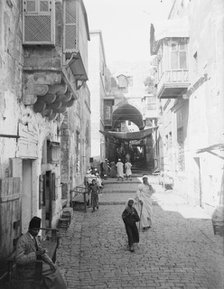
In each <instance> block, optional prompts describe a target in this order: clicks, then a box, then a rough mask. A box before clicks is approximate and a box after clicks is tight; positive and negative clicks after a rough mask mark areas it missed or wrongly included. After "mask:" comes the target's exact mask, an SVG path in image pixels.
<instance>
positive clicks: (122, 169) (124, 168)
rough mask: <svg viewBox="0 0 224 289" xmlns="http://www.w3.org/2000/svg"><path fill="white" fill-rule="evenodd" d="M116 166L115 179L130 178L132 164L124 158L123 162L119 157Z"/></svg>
mask: <svg viewBox="0 0 224 289" xmlns="http://www.w3.org/2000/svg"><path fill="white" fill-rule="evenodd" d="M116 167H117V180H118V181H119V180H120V179H121V180H122V181H123V180H124V177H126V180H130V181H131V180H132V179H131V176H132V171H131V168H132V164H131V163H130V162H129V161H128V160H126V161H125V164H123V162H122V161H121V159H118V162H117V164H116Z"/></svg>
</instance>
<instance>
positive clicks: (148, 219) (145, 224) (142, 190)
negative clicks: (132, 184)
mask: <svg viewBox="0 0 224 289" xmlns="http://www.w3.org/2000/svg"><path fill="white" fill-rule="evenodd" d="M142 180H143V183H142V184H140V185H139V186H138V190H137V192H136V196H135V202H136V209H137V211H138V214H139V216H140V226H141V228H142V230H143V231H145V230H147V229H149V228H151V227H152V214H153V208H152V194H153V193H154V192H155V191H154V189H153V187H152V186H151V185H150V184H149V182H148V177H147V176H143V178H142Z"/></svg>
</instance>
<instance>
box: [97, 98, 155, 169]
mask: <svg viewBox="0 0 224 289" xmlns="http://www.w3.org/2000/svg"><path fill="white" fill-rule="evenodd" d="M141 105H142V104H141V102H138V105H137V104H136V105H135V103H130V102H127V101H125V102H122V103H121V102H120V103H118V104H117V105H116V106H115V108H114V111H113V114H112V126H111V129H109V130H106V131H100V132H101V133H102V134H103V135H104V136H105V140H106V156H107V158H108V159H109V160H110V161H114V162H117V160H118V158H120V159H121V160H122V161H123V162H125V160H126V159H129V160H130V161H131V163H132V165H133V166H134V168H142V169H143V168H150V169H153V167H154V161H153V158H154V157H153V155H154V153H153V139H152V133H153V132H154V131H155V130H154V129H156V128H155V127H147V128H145V123H144V121H143V115H142V113H141V112H142V111H143V109H142V108H141ZM125 121H130V122H132V123H134V124H135V125H136V126H137V127H138V129H139V130H137V131H128V130H127V131H125V130H124V131H120V128H121V123H124V122H125Z"/></svg>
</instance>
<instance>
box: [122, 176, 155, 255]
mask: <svg viewBox="0 0 224 289" xmlns="http://www.w3.org/2000/svg"><path fill="white" fill-rule="evenodd" d="M142 180H143V183H142V184H140V185H139V186H138V190H137V192H136V195H135V198H129V199H128V201H127V204H126V207H125V209H124V211H123V213H122V219H123V221H124V224H125V229H126V233H127V237H128V246H129V250H130V251H131V252H134V243H139V231H140V229H142V231H143V232H145V231H147V230H148V229H150V228H151V227H152V213H153V210H152V194H153V193H154V192H155V191H154V189H153V187H152V186H151V185H150V184H149V182H148V177H147V176H143V177H142ZM137 222H139V228H137V225H136V223H137Z"/></svg>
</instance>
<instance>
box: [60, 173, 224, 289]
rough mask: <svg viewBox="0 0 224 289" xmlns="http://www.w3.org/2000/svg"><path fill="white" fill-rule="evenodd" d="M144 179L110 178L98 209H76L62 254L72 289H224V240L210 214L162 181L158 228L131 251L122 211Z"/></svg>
mask: <svg viewBox="0 0 224 289" xmlns="http://www.w3.org/2000/svg"><path fill="white" fill-rule="evenodd" d="M138 182H139V180H138V178H136V179H134V180H133V181H132V182H129V183H128V182H120V183H119V185H118V183H117V182H116V180H115V181H111V180H107V181H105V186H104V191H103V195H102V197H101V199H100V208H99V210H98V211H96V212H95V213H92V212H91V209H88V210H87V213H84V212H77V211H75V212H74V213H73V218H72V222H71V224H70V227H69V228H68V230H67V231H66V232H64V233H63V234H62V237H61V240H60V247H59V249H58V252H57V262H58V266H59V268H60V271H61V272H62V274H63V275H64V277H65V280H66V281H67V284H68V289H93V288H94V289H106V288H111V289H131V288H135V289H142V288H145V289H146V288H147V289H157V288H160V289H162V288H163V289H177V288H178V289H223V288H224V283H223V277H222V276H224V274H223V272H224V257H223V239H222V238H221V237H220V236H214V234H213V230H212V225H211V220H210V218H209V216H207V215H206V214H205V213H204V212H203V211H202V210H201V209H199V208H191V207H190V206H188V205H187V204H186V203H185V202H184V201H183V199H181V198H180V197H179V196H178V195H175V193H174V192H170V191H165V192H164V191H163V189H162V188H161V187H160V186H159V185H157V184H156V183H155V184H154V185H153V186H154V188H155V189H156V193H155V194H154V222H153V228H152V229H150V231H148V232H140V243H139V244H138V245H137V246H136V249H135V252H134V253H131V252H129V251H128V249H127V237H126V233H125V229H124V224H123V221H122V219H121V213H122V211H123V209H124V202H125V201H126V200H127V199H128V198H129V197H131V196H133V194H134V192H135V190H136V187H137V185H138Z"/></svg>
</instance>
